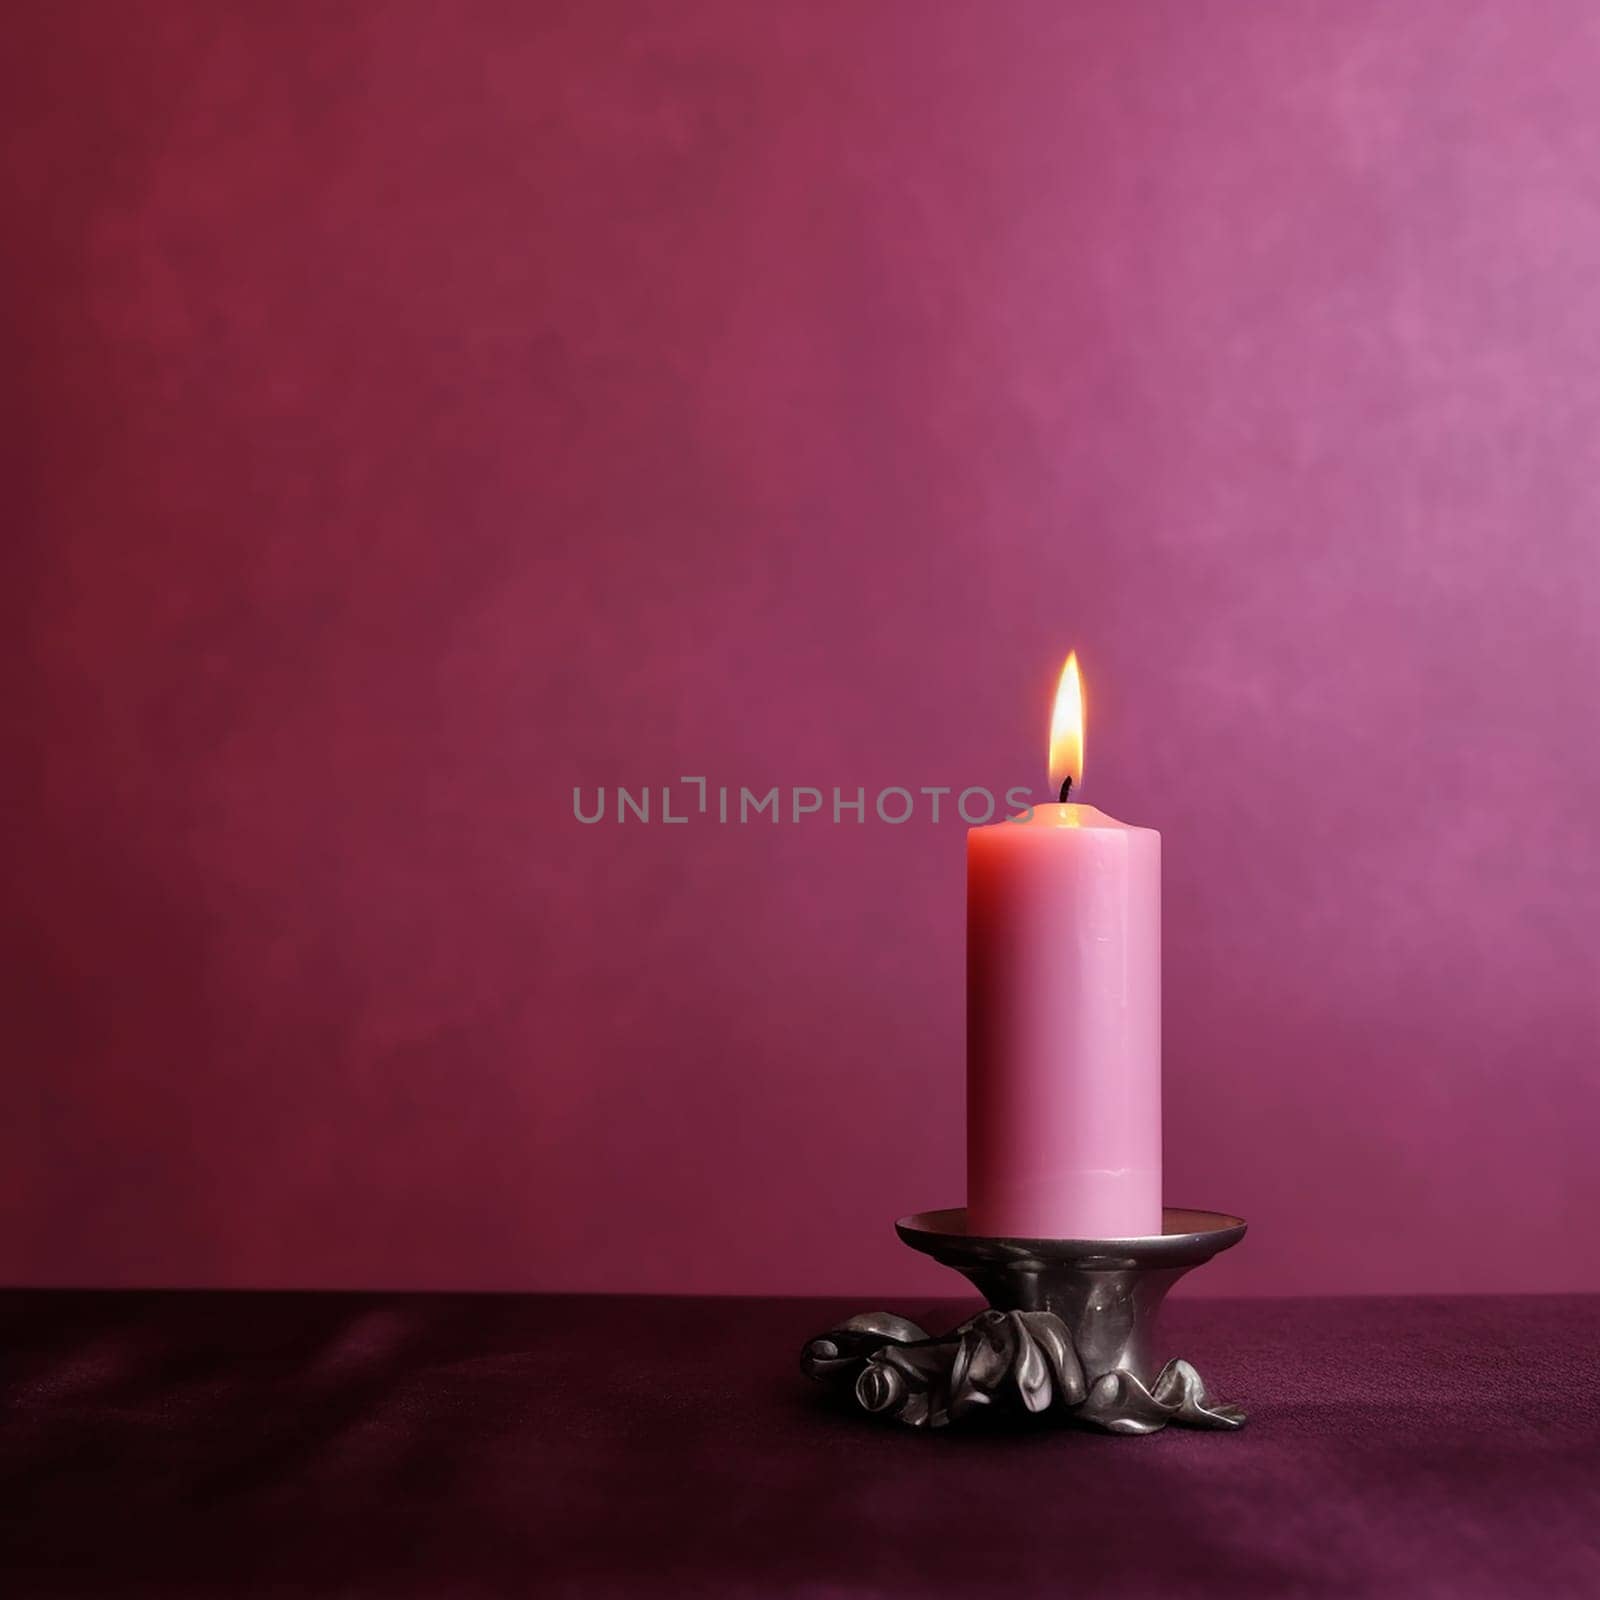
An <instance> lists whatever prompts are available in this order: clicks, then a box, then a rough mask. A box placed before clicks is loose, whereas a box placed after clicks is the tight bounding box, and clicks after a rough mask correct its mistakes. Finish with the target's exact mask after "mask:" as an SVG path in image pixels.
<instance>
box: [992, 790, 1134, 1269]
mask: <svg viewBox="0 0 1600 1600" xmlns="http://www.w3.org/2000/svg"><path fill="white" fill-rule="evenodd" d="M967 1226H968V1228H969V1229H970V1230H971V1231H972V1232H973V1233H979V1234H990V1235H996V1234H998V1235H1009V1236H1011V1237H1023V1238H1047V1239H1119V1238H1137V1237H1143V1236H1147V1235H1150V1234H1158V1233H1160V1232H1161V835H1160V834H1159V833H1157V832H1155V831H1154V830H1153V829H1150V828H1130V827H1128V826H1127V825H1126V824H1124V823H1121V822H1117V821H1115V820H1114V819H1113V818H1111V817H1108V816H1106V815H1105V813H1104V812H1101V811H1097V810H1096V809H1095V808H1094V807H1093V806H1080V805H1052V806H1036V807H1035V808H1034V812H1033V815H1032V817H1031V818H1029V819H1028V820H1027V821H1010V822H1000V823H993V824H990V825H989V826H987V827H982V828H973V829H971V830H970V831H969V832H968V834H967Z"/></svg>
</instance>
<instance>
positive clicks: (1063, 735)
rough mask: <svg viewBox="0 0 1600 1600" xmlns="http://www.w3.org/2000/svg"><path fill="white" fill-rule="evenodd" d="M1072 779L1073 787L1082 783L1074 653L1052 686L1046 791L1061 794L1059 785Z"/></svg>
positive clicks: (1079, 686) (1080, 718)
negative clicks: (1053, 707)
mask: <svg viewBox="0 0 1600 1600" xmlns="http://www.w3.org/2000/svg"><path fill="white" fill-rule="evenodd" d="M1068 778H1071V779H1072V786H1073V787H1074V788H1077V787H1078V785H1079V784H1081V783H1082V782H1083V680H1082V679H1081V678H1080V677H1079V676H1078V652H1077V651H1076V650H1074V651H1073V652H1072V654H1071V655H1069V656H1068V657H1067V664H1066V666H1064V667H1063V668H1062V669H1061V682H1060V683H1059V684H1058V685H1057V686H1056V708H1055V711H1054V713H1053V714H1052V716H1051V718H1050V789H1051V792H1052V793H1054V794H1059V793H1060V792H1061V785H1062V784H1063V783H1064V782H1065V781H1066V780H1067V779H1068Z"/></svg>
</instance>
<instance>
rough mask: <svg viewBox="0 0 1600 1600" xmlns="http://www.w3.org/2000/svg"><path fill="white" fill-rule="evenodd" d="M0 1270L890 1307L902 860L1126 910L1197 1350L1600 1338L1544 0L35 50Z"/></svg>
mask: <svg viewBox="0 0 1600 1600" xmlns="http://www.w3.org/2000/svg"><path fill="white" fill-rule="evenodd" d="M8 33H9V39H8V46H7V49H6V51H5V52H4V55H3V57H0V76H3V80H4V81H3V84H0V106H3V107H4V111H3V113H0V114H3V116H4V118H5V122H6V128H5V147H4V148H5V164H4V171H5V179H4V194H3V216H4V219H5V228H6V233H7V235H8V238H9V245H8V248H7V251H6V253H5V256H6V258H5V264H4V269H3V270H4V271H5V273H6V278H7V281H6V285H5V297H4V311H3V313H0V315H3V336H4V341H5V345H4V354H5V368H6V372H7V376H8V381H7V382H6V384H5V386H4V399H3V402H0V403H3V405H4V407H5V415H4V423H5V428H4V437H3V442H0V449H3V451H4V467H5V483H6V512H5V523H6V527H7V537H6V540H5V546H4V561H5V564H6V572H5V580H6V581H5V586H4V594H5V599H6V603H7V605H8V607H9V608H10V612H11V615H10V617H9V619H8V624H9V625H8V627H7V629H6V631H5V650H6V653H7V656H8V662H7V673H6V679H5V681H6V685H7V687H6V691H5V693H6V701H5V710H6V713H7V740H6V742H7V746H8V750H9V752H10V755H9V758H8V760H7V762H6V764H5V765H6V779H5V782H6V804H7V828H6V834H5V856H6V861H5V865H6V872H7V878H8V883H9V898H8V904H9V906H10V915H9V917H8V919H7V954H6V961H5V971H6V976H7V980H8V988H9V989H10V991H11V993H10V995H9V998H8V1000H7V1007H6V1025H5V1037H6V1039H7V1042H8V1048H7V1052H6V1054H7V1056H8V1058H9V1059H8V1064H7V1066H6V1069H5V1073H4V1077H3V1080H0V1096H3V1104H0V1113H3V1115H0V1277H3V1278H5V1279H11V1280H16V1281H25V1282H36V1283H105V1284H123V1283H152V1282H153V1283H217V1284H302V1285H331V1284H365V1285H395V1286H410V1285H417V1286H421V1285H467V1286H532V1287H544V1288H564V1289H579V1288H581V1289H607V1290H611V1289H618V1290H620V1289H631V1288H639V1289H682V1290H730V1291H776V1290H785V1291H807V1290H817V1291H822V1290H828V1291H850V1292H857V1291H859V1292H861V1293H863V1294H873V1295H889V1294H892V1293H904V1292H917V1291H920V1290H923V1289H928V1290H932V1289H934V1288H936V1287H941V1288H949V1287H950V1286H951V1281H950V1280H948V1279H947V1278H946V1276H945V1275H944V1274H943V1273H941V1272H940V1270H939V1269H937V1268H935V1267H932V1266H929V1265H924V1264H923V1263H921V1262H920V1261H919V1260H918V1259H915V1258H913V1257H911V1256H910V1255H909V1254H908V1253H906V1252H904V1251H903V1250H902V1249H901V1248H900V1247H899V1246H898V1245H897V1244H896V1242H895V1241H894V1239H893V1236H892V1233H891V1231H890V1227H889V1222H890V1219H892V1218H893V1217H894V1216H895V1215H897V1214H899V1213H901V1212H904V1211H908V1210H912V1209H916V1208H919V1207H923V1206H928V1205H939V1204H946V1203H954V1202H955V1201H957V1200H959V1198H960V1193H961V1188H962V1181H963V1179H962V1059H961V1033H962V1029H961V1017H962V995H961V967H962V956H961V939H962V905H961V900H962V842H961V830H960V828H959V827H953V826H950V825H948V824H943V825H940V826H938V827H934V826H932V825H930V824H928V823H927V822H925V821H921V820H919V821H917V822H914V823H911V824H908V825H906V826H904V827H902V828H898V829H895V828H888V827H884V826H881V825H876V824H869V825H867V826H862V827H857V826H855V825H853V824H845V825H842V826H838V827H834V826H832V825H831V824H828V823H818V822H816V821H813V822H811V823H810V824H809V825H805V826H801V827H798V828H796V827H793V826H790V825H784V826H780V827H777V828H772V827H768V826H766V825H750V826H747V827H744V828H738V827H728V828H725V829H720V830H719V829H718V828H717V827H716V826H714V825H708V824H706V823H704V822H701V821H699V820H698V819H697V821H696V823H695V824H694V825H692V826H689V827H683V828H670V827H662V826H660V825H653V826H650V827H640V826H630V827H617V826H615V825H612V824H607V825H606V826H604V827H593V828H587V829H586V828H582V827H580V826H579V825H578V824H577V823H575V822H574V820H573V818H572V810H571V804H572V788H573V786H574V785H577V784H582V785H585V786H592V785H595V784H602V783H603V784H607V785H612V784H616V783H630V784H639V783H650V784H656V785H658V784H661V783H670V782H672V781H673V780H675V779H676V778H677V777H678V776H679V775H680V774H684V773H703V774H706V775H707V776H708V777H709V778H710V780H711V781H712V783H713V784H715V783H719V782H725V783H734V784H739V783H743V784H748V785H750V786H751V787H759V788H761V789H764V788H766V787H767V786H768V785H769V784H772V783H778V784H784V785H792V784H815V785H818V786H821V787H823V788H829V787H831V786H833V785H835V784H837V785H839V786H841V787H843V788H845V789H847V790H852V791H853V790H854V788H855V787H856V786H857V785H864V786H866V787H867V789H868V791H869V793H870V792H871V791H873V790H875V789H876V788H878V787H880V786H882V785H884V784H890V783H898V784H904V785H907V786H912V787H915V786H917V785H920V784H937V783H949V784H954V785H957V786H960V785H964V784H969V783H986V784H990V785H992V786H996V787H1003V786H1005V785H1007V784H1011V783H1034V782H1042V777H1043V770H1042V769H1043V758H1044V747H1043V739H1044V723H1045V717H1046V711H1047V704H1046V703H1047V700H1048V697H1049V694H1050V691H1051V688H1052V685H1053V679H1054V674H1055V671H1056V669H1057V668H1058V666H1059V664H1060V659H1061V656H1062V654H1063V653H1064V651H1065V650H1066V648H1067V647H1068V645H1069V644H1071V645H1076V646H1077V648H1078V649H1079V650H1080V652H1081V654H1082V656H1083V658H1084V661H1085V665H1086V671H1087V673H1088V677H1089V685H1090V701H1091V717H1092V722H1091V731H1090V743H1089V781H1088V788H1087V791H1086V798H1088V799H1092V800H1093V801H1095V802H1096V803H1098V804H1100V805H1102V806H1103V807H1104V808H1106V809H1107V810H1109V811H1111V812H1113V813H1114V814H1115V815H1118V816H1121V817H1123V818H1125V819H1127V820H1130V821H1136V822H1140V823H1143V824H1146V825H1149V826H1152V827H1158V828H1160V829H1161V830H1162V832H1163V833H1164V835H1165V859H1166V924H1167V937H1166V970H1167V990H1166V1038H1167V1052H1166V1072H1167V1117H1168V1193H1169V1197H1170V1198H1172V1199H1173V1200H1175V1201H1179V1202H1184V1203H1189V1204H1196V1205H1211V1206H1216V1207H1220V1208H1227V1209H1234V1210H1237V1211H1239V1212H1242V1213H1243V1214H1245V1215H1247V1216H1249V1217H1250V1218H1252V1219H1253V1224H1254V1226H1253V1230H1252V1234H1251V1238H1250V1240H1249V1242H1248V1244H1247V1245H1246V1246H1245V1247H1244V1248H1243V1249H1241V1250H1240V1251H1237V1252H1235V1253H1234V1255H1233V1256H1232V1257H1230V1258H1226V1259H1224V1260H1223V1261H1220V1262H1218V1263H1217V1265H1216V1266H1215V1267H1214V1268H1213V1269H1211V1270H1210V1271H1208V1273H1207V1275H1206V1286H1207V1287H1208V1288H1210V1289H1212V1290H1215V1291H1239V1292H1264V1293H1274V1292H1294V1291H1297V1290H1308V1289H1318V1290H1330V1289H1331V1290H1344V1291H1368V1290H1389V1289H1397V1288H1420V1289H1428V1290H1455V1289H1485V1290H1488V1289H1522V1290H1532V1289H1600V1249H1597V1245H1596V1233H1595V1224H1594V1218H1595V1216H1596V1213H1597V1209H1600V1164H1597V1162H1596V1158H1595V1149H1596V1134H1597V1129H1600V1078H1597V1072H1596V1065H1597V1054H1600V1052H1597V1045H1600V1002H1597V999H1596V992H1597V980H1600V971H1597V966H1600V963H1597V956H1596V944H1595V934H1594V930H1595V927H1596V925H1597V919H1600V852H1597V848H1596V841H1595V818H1596V815H1597V803H1600V743H1597V739H1596V691H1597V687H1600V659H1597V657H1600V648H1597V642H1596V640H1597V624H1600V592H1597V591H1600V554H1597V534H1596V528H1597V515H1600V271H1597V264H1600V166H1597V164H1596V161H1595V150H1596V148H1597V145H1600V101H1597V99H1596V97H1595V95H1594V92H1593V89H1594V84H1595V82H1596V80H1597V77H1600V14H1597V13H1596V11H1595V9H1594V8H1593V7H1592V6H1590V5H1588V4H1585V3H1583V0H1570V3H1565V4H1560V3H1545V4H1531V5H1522V6H1516V7H1512V6H1506V5H1503V4H1500V3H1498V0H1470V3H1469V0H1411V3H1408V4H1407V5H1405V6H1398V7H1397V6H1392V5H1384V4H1379V3H1376V0H1370V3H1362V4H1352V3H1349V0H1325V3H1308V0H1302V3H1295V4H1283V5H1274V6H1270V7H1264V6H1259V5H1254V4H1249V3H1246V0H1235V3H1232V4H1219V5H1208V6H1204V7H1201V6H1195V5H1191V4H1188V3H1183V0H1167V3H1143V4H1134V5H1112V4H1073V5H1063V4H1060V3H1059V0H1048V3H1038V4H1032V5H1028V4H1010V5H1007V6H1003V7H1001V6H992V5H985V4H978V3H972V4H939V5H929V4H925V3H922V0H916V3H911V0H907V3H904V4H889V3H872V4H866V5H843V4H840V5H836V6H813V5H808V6H793V7H787V8H770V7H766V6H755V5H750V4H748V3H746V0H693V3H684V0H670V3H667V0H664V3H661V4H634V3H630V4H626V5H577V4H573V5H569V6H553V5H546V6H528V5H522V4H512V3H509V0H507V3H505V4H475V5H460V6H453V7H445V8H441V7H438V6H434V5H415V6H411V5H403V4H388V3H385V4H377V3H371V4H357V5H343V6H339V7H335V8H329V7H326V6H324V5H322V4H320V3H318V4H309V3H307V4H298V5H282V4H279V5H274V6H272V7H255V6H248V5H244V4H235V5H231V6H218V5H216V4H213V3H211V0H204V3H202V0H161V3H150V4H146V5H143V6H106V5H68V4H51V5H48V6H47V5H45V4H43V3H36V4H32V5H26V6H22V7H17V8H13V9H12V10H11V12H10V13H8Z"/></svg>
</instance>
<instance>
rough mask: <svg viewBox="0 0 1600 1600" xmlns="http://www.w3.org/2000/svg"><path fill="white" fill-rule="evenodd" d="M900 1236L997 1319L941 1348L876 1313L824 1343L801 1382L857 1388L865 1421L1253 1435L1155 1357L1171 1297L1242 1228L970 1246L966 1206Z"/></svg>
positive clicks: (1171, 1217) (1166, 1219) (1191, 1378)
mask: <svg viewBox="0 0 1600 1600" xmlns="http://www.w3.org/2000/svg"><path fill="white" fill-rule="evenodd" d="M895 1231H896V1232H898V1233H899V1235H900V1237H901V1238H902V1239H903V1240H904V1241H905V1242H906V1243H907V1244H908V1245H910V1246H911V1248H912V1249H913V1250H921V1251H922V1252H923V1253H924V1254H925V1255H930V1256H932V1257H933V1258H934V1260H935V1261H939V1262H942V1263H943V1264H944V1265H945V1266H949V1267H954V1268H955V1269H956V1271H957V1272H960V1273H963V1274H965V1276H966V1277H968V1278H969V1279H971V1281H972V1282H973V1284H975V1285H976V1286H977V1288H978V1290H979V1291H980V1292H981V1293H982V1295H983V1297H984V1298H985V1299H986V1300H987V1301H988V1302H989V1308H988V1310H986V1311H980V1312H979V1313H978V1315H977V1316H975V1317H972V1318H970V1319H969V1320H968V1321H966V1322H963V1323H962V1324H961V1325H960V1326H959V1327H956V1328H952V1329H951V1330H950V1332H948V1333H944V1334H939V1335H936V1336H930V1335H929V1334H927V1333H926V1332H924V1331H923V1329H921V1328H919V1327H918V1326H917V1324H916V1323H914V1322H908V1321H907V1320H906V1319H905V1318H904V1317H898V1316H895V1315H893V1314H892V1313H889V1312H882V1311H869V1312H866V1313H864V1314H863V1315H861V1316H856V1317H851V1318H850V1319H849V1320H848V1321H847V1322H842V1323H840V1324H839V1326H838V1327H836V1328H831V1329H830V1330H829V1331H828V1332H827V1333H824V1334H819V1335H818V1336H817V1337H816V1338H815V1339H813V1340H811V1341H810V1343H808V1344H807V1345H806V1347H805V1349H804V1350H803V1351H802V1352H801V1356H800V1366H801V1370H802V1371H803V1372H805V1373H806V1374H807V1375H808V1376H810V1377H813V1378H816V1379H818V1380H820V1381H822V1382H824V1383H829V1384H833V1385H837V1386H839V1387H842V1388H848V1389H849V1390H850V1391H851V1392H852V1393H853V1395H854V1397H855V1402H856V1404H857V1405H858V1406H859V1407H860V1408H861V1409H862V1410H863V1411H866V1412H870V1413H872V1414H874V1415H877V1416H886V1417H892V1418H894V1419H895V1420H896V1421H898V1422H901V1423H904V1424H905V1425H907V1426H909V1427H914V1428H940V1427H944V1426H946V1425H947V1424H949V1423H956V1422H961V1421H963V1420H966V1419H970V1418H973V1417H977V1416H985V1415H993V1414H994V1413H995V1412H996V1411H1005V1410H1010V1411H1015V1412H1020V1413H1023V1414H1035V1415H1039V1416H1042V1417H1049V1418H1054V1419H1057V1420H1060V1421H1063V1422H1068V1423H1074V1424H1079V1425H1083V1426H1088V1427H1093V1428H1100V1429H1104V1430H1105V1431H1107V1432H1109V1433H1156V1432H1158V1431H1159V1430H1160V1429H1162V1428H1164V1427H1166V1426H1167V1424H1168V1423H1177V1424H1179V1425H1180V1426H1182V1427H1189V1428H1240V1427H1243V1426H1244V1421H1245V1414H1244V1412H1243V1411H1241V1410H1240V1409H1239V1408H1238V1407H1237V1406H1230V1405H1221V1404H1218V1403H1217V1402H1216V1401H1214V1400H1212V1399H1211V1397H1210V1396H1209V1395H1208V1394H1207V1393H1206V1387H1205V1384H1204V1383H1203V1382H1202V1381H1201V1378H1200V1374H1199V1373H1198V1372H1196V1371H1195V1369H1194V1368H1193V1367H1192V1366H1190V1365H1189V1363H1188V1362H1187V1361H1176V1360H1173V1361H1167V1362H1165V1363H1164V1364H1162V1365H1160V1366H1159V1367H1158V1365H1157V1362H1156V1355H1157V1351H1156V1345H1155V1336H1156V1323H1157V1317H1158V1315H1159V1313H1160V1310H1161V1302H1162V1301H1163V1300H1164V1299H1166V1295H1167V1291H1168V1289H1170V1288H1171V1287H1172V1285H1173V1284H1174V1283H1176V1282H1177V1281H1178V1279H1179V1278H1181V1277H1182V1276H1183V1275H1184V1273H1186V1272H1189V1271H1190V1270H1192V1269H1193V1268H1195V1267H1198V1266H1202V1265H1203V1264H1204V1263H1205V1262H1207V1261H1209V1260H1210V1259H1211V1258H1212V1256H1214V1255H1216V1254H1217V1253H1218V1252H1219V1251H1221V1250H1226V1249H1228V1248H1229V1246H1231V1245H1235V1244H1237V1243H1238V1242H1239V1240H1240V1239H1242V1238H1243V1237H1244V1232H1245V1224H1244V1223H1243V1222H1242V1221H1241V1220H1240V1219H1239V1218H1238V1217H1230V1216H1225V1215H1223V1214H1221V1213H1219V1212H1215V1211H1182V1210H1175V1209H1172V1210H1167V1211H1164V1212H1163V1213H1162V1231H1161V1233H1160V1234H1156V1235H1151V1236H1150V1237H1148V1238H1142V1239H1002V1238H991V1237H984V1236H981V1235H977V1234H969V1233H968V1232H967V1213H966V1211H965V1209H963V1208H961V1207H957V1208H956V1209H954V1210H950V1211H923V1212H919V1213H918V1214H917V1215H915V1216H910V1217H902V1218H901V1219H900V1221H899V1222H897V1223H896V1224H895Z"/></svg>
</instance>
